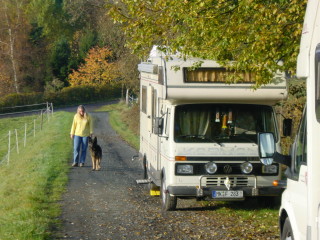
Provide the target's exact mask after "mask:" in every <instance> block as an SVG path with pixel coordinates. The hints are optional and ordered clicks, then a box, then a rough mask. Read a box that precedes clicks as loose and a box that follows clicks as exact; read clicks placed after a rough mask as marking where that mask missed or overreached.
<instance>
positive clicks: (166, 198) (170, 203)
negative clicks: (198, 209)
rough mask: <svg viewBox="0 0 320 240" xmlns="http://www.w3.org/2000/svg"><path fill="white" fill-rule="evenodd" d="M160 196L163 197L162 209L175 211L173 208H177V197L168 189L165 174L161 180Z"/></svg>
mask: <svg viewBox="0 0 320 240" xmlns="http://www.w3.org/2000/svg"><path fill="white" fill-rule="evenodd" d="M160 197H161V205H162V210H164V211H173V210H175V209H176V207H177V197H175V196H170V193H169V192H168V190H167V185H166V178H165V176H163V178H162V180H161V191H160Z"/></svg>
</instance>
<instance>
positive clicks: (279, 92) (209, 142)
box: [138, 48, 287, 210]
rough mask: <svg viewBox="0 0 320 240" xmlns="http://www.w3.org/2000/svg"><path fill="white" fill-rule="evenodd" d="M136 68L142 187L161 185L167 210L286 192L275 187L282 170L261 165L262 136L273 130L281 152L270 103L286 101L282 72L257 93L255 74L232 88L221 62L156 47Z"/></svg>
mask: <svg viewBox="0 0 320 240" xmlns="http://www.w3.org/2000/svg"><path fill="white" fill-rule="evenodd" d="M199 61H201V62H202V65H201V67H199V68H194V67H193V66H194V65H195V64H197V63H199ZM138 69H139V71H140V74H141V83H140V92H141V96H140V97H141V98H140V99H141V101H140V102H141V106H140V107H141V112H140V151H139V154H140V159H141V160H143V163H144V169H145V177H146V179H147V180H146V181H144V182H145V183H146V182H150V183H151V184H150V186H151V187H152V188H153V187H160V189H161V190H160V195H161V199H162V206H163V209H165V210H174V209H175V208H176V205H177V198H197V199H205V198H209V199H216V200H244V199H245V198H246V197H260V196H280V195H281V193H282V191H283V189H282V188H281V187H275V186H273V185H272V183H273V181H274V180H279V179H280V178H281V169H280V166H279V164H278V163H273V164H271V165H268V166H265V165H263V164H262V163H261V162H260V159H259V155H258V145H257V133H258V132H272V133H273V134H274V136H276V146H277V150H278V151H280V135H279V130H278V126H277V120H276V115H275V112H274V109H273V106H274V105H275V104H276V103H277V102H279V101H281V100H283V99H285V98H286V97H287V87H286V81H285V79H284V78H283V76H282V75H278V76H275V78H274V81H273V83H272V84H269V85H265V86H262V87H261V88H259V89H257V90H253V88H252V85H253V81H254V75H252V74H249V73H241V74H242V77H243V80H242V81H241V82H238V83H237V84H228V83H226V79H227V76H228V74H234V73H232V72H229V71H227V70H226V69H225V68H223V67H221V66H220V65H219V64H217V62H215V61H211V60H199V59H187V60H182V59H180V58H178V57H177V56H170V57H166V56H165V55H164V54H163V53H162V52H160V51H158V50H157V49H156V48H154V49H153V50H152V52H151V54H150V58H149V59H148V61H147V62H142V63H141V64H139V66H138Z"/></svg>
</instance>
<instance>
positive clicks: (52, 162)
mask: <svg viewBox="0 0 320 240" xmlns="http://www.w3.org/2000/svg"><path fill="white" fill-rule="evenodd" d="M72 117H73V114H71V113H65V112H59V113H55V114H54V116H53V118H51V119H50V121H49V122H46V123H45V125H44V127H43V130H42V131H40V132H38V133H37V134H36V137H35V138H34V139H33V140H30V142H29V143H28V145H27V147H26V148H23V149H21V150H20V154H19V155H18V154H17V153H13V154H12V155H11V157H10V164H9V165H7V164H6V163H5V164H2V165H1V168H0V226H1V228H0V239H3V240H6V239H49V238H50V236H51V230H52V228H53V227H54V226H56V224H57V217H58V216H59V215H60V206H59V204H58V200H60V198H61V194H62V192H63V191H64V189H65V184H66V182H67V172H68V169H69V168H68V165H67V162H68V161H67V159H69V158H70V156H71V151H72V147H71V145H72V143H71V141H70V138H69V135H68V134H66V133H68V132H69V128H70V123H71V122H72ZM20 120H21V123H22V122H25V119H24V118H21V119H20ZM0 121H6V120H4V119H1V120H0ZM16 121H17V122H19V120H16Z"/></svg>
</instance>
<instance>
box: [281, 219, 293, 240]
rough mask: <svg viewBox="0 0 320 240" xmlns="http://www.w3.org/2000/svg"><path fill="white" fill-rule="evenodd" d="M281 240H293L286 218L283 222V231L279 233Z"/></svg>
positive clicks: (288, 221)
mask: <svg viewBox="0 0 320 240" xmlns="http://www.w3.org/2000/svg"><path fill="white" fill-rule="evenodd" d="M281 240H294V237H293V232H292V227H291V224H290V220H289V218H288V217H287V218H286V220H285V221H284V225H283V229H282V232H281Z"/></svg>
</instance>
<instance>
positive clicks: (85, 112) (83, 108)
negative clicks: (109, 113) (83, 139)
mask: <svg viewBox="0 0 320 240" xmlns="http://www.w3.org/2000/svg"><path fill="white" fill-rule="evenodd" d="M80 109H81V110H82V111H83V113H84V114H83V117H84V118H87V111H86V108H85V107H84V106H83V105H79V106H78V108H77V114H79V115H80V113H79V110H80Z"/></svg>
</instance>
